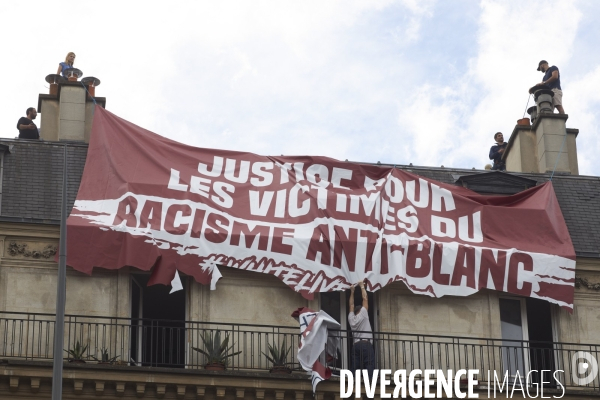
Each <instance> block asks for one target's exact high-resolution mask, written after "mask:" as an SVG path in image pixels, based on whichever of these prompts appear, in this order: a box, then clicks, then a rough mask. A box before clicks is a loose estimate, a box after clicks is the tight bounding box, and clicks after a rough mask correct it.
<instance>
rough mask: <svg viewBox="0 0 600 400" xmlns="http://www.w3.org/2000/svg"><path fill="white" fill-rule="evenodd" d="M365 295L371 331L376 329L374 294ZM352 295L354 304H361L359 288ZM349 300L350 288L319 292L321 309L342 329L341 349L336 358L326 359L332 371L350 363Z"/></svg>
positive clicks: (346, 366) (345, 366) (347, 366)
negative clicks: (367, 299)
mask: <svg viewBox="0 0 600 400" xmlns="http://www.w3.org/2000/svg"><path fill="white" fill-rule="evenodd" d="M367 295H368V298H369V308H368V312H369V322H370V323H371V328H372V329H373V331H376V329H377V328H376V325H375V315H376V311H375V307H376V305H375V296H374V295H373V293H372V292H367ZM354 296H355V297H354V304H356V305H359V304H362V296H361V294H360V289H359V288H357V289H356V291H355V292H354ZM349 300H350V290H346V291H345V292H328V293H321V294H320V307H321V310H323V311H325V312H326V313H327V314H329V315H330V316H331V317H332V318H333V319H335V320H336V321H337V322H339V323H340V325H341V330H342V338H343V339H342V349H340V351H339V354H338V358H337V359H335V360H328V366H329V367H331V368H332V370H333V371H334V373H336V371H335V370H336V369H339V368H349V367H350V364H349V361H348V360H351V359H352V356H351V351H352V348H351V344H352V339H351V338H352V332H351V331H350V326H349V325H348V312H349V310H348V303H349ZM375 339H376V338H375ZM375 346H376V343H375ZM375 354H377V352H375ZM376 361H377V360H376Z"/></svg>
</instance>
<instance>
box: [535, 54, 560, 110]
mask: <svg viewBox="0 0 600 400" xmlns="http://www.w3.org/2000/svg"><path fill="white" fill-rule="evenodd" d="M537 70H538V71H541V72H543V73H544V79H542V82H540V83H538V85H546V86H548V87H549V88H550V89H552V91H553V92H554V97H552V104H553V105H554V107H555V108H556V109H557V110H558V113H559V114H564V113H565V109H564V108H563V106H562V95H563V93H562V89H561V87H560V71H559V70H558V67H557V66H556V65H553V66H551V67H549V66H548V61H546V60H542V61H540V62H539V63H538V67H537Z"/></svg>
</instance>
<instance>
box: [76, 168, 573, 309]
mask: <svg viewBox="0 0 600 400" xmlns="http://www.w3.org/2000/svg"><path fill="white" fill-rule="evenodd" d="M176 175H177V174H172V176H176ZM202 179H205V178H202ZM178 182H179V181H177V182H176V183H178ZM212 185H213V186H212V188H211V192H214V194H212V195H211V197H210V198H211V199H212V201H213V202H214V203H215V204H219V203H220V204H221V205H222V206H223V207H224V208H228V207H232V204H233V201H234V200H233V198H232V196H231V194H232V193H233V192H234V189H235V186H233V185H231V184H229V183H226V182H220V181H215V182H213V183H212ZM206 188H209V186H206ZM188 189H189V188H188ZM315 191H316V192H317V196H313V197H306V196H307V195H308V194H309V193H310V192H313V193H314V192H315ZM321 191H326V189H325V188H323V187H321V186H313V187H312V188H308V187H307V186H304V185H295V186H293V187H292V189H291V190H290V194H289V195H290V197H289V198H288V190H286V189H282V190H280V191H278V192H277V194H276V196H275V193H274V192H273V191H263V192H259V191H253V190H250V191H249V192H248V193H249V208H250V214H252V215H258V216H264V215H268V214H269V213H271V215H274V216H275V217H279V218H281V219H282V220H283V218H284V217H285V214H286V213H288V212H289V214H290V216H291V217H296V216H301V215H305V214H306V212H307V210H308V208H309V207H310V206H311V204H313V203H311V201H315V204H317V203H319V200H318V199H319V195H318V193H319V192H321ZM378 194H379V192H375V193H371V194H370V196H367V195H364V197H363V198H362V199H361V198H360V197H355V198H356V199H358V200H359V201H367V203H366V206H364V205H363V206H362V208H361V211H362V212H363V213H364V214H370V215H371V217H373V216H374V214H375V213H376V212H378V211H376V209H377V204H380V203H379V202H377V196H378ZM292 195H293V196H292ZM303 196H305V197H303ZM337 196H338V199H339V196H344V197H345V195H341V194H338V195H337ZM274 197H276V198H275V199H274ZM311 199H312V200H311ZM369 200H371V202H370V203H369V202H368V201H369ZM326 204H327V201H326V199H325V198H324V197H321V201H320V205H321V206H324V205H326ZM362 204H364V203H362ZM382 204H383V208H384V210H383V212H385V214H384V215H383V217H384V220H385V221H384V223H383V224H382V230H381V231H379V230H377V229H374V227H373V226H371V225H369V224H366V223H358V222H352V221H343V220H337V221H329V222H326V221H325V220H322V221H311V222H307V223H298V224H294V225H289V224H281V225H280V224H278V223H271V222H266V221H253V220H245V219H241V218H236V217H233V216H231V215H229V214H228V213H225V212H223V211H219V210H217V209H213V208H211V207H209V206H207V205H206V204H204V203H196V202H193V201H190V200H173V199H164V198H160V197H152V196H141V195H135V194H131V193H130V194H127V195H124V196H123V197H122V198H120V199H117V200H101V201H79V200H78V201H77V202H76V204H75V208H74V211H73V215H74V216H80V217H82V218H85V219H88V220H91V221H93V223H94V224H97V225H101V226H106V227H109V228H110V229H113V230H116V231H122V232H129V233H130V234H132V235H134V236H140V235H142V236H147V237H148V238H150V239H152V240H154V241H156V243H162V246H164V245H167V246H168V247H167V248H169V247H171V248H174V249H178V250H177V251H178V252H179V253H180V254H186V253H190V254H197V255H198V256H199V257H200V264H202V260H203V259H206V256H207V254H206V253H203V252H202V249H203V248H205V246H206V244H203V242H204V241H205V242H206V243H211V249H212V250H211V253H212V254H213V255H217V256H218V257H217V258H215V261H216V260H217V259H220V260H221V261H220V262H221V263H222V264H224V265H227V266H230V267H233V268H240V269H248V270H255V271H259V272H265V273H272V274H274V275H276V276H278V277H280V279H282V280H283V281H284V282H287V283H288V284H290V285H292V286H294V288H295V289H296V290H298V291H303V290H305V291H308V292H309V293H314V292H317V291H323V290H327V289H328V288H334V287H337V288H340V289H342V288H345V287H348V286H349V282H352V281H355V280H356V278H355V276H356V274H357V275H358V276H366V277H367V278H368V280H369V282H370V284H371V285H372V287H375V288H376V287H377V286H383V285H385V284H386V283H388V282H389V281H390V280H394V279H402V280H404V281H405V282H406V283H407V284H408V285H409V287H410V288H411V289H412V290H415V291H417V292H420V293H424V294H429V295H430V296H436V297H440V296H443V295H465V294H470V293H475V292H476V291H477V290H480V289H483V288H488V289H495V290H501V291H509V292H511V293H515V294H520V295H524V296H533V297H536V296H537V295H536V292H538V291H539V290H540V288H541V287H542V285H544V284H547V283H546V282H551V280H549V279H548V278H547V277H545V276H543V275H540V274H534V273H533V271H536V270H539V269H540V268H542V266H543V268H548V267H552V266H556V267H555V268H557V271H559V272H560V271H562V272H561V273H562V277H561V276H560V275H557V279H564V280H566V279H570V275H569V274H570V273H571V272H570V271H569V270H568V269H567V268H563V269H561V268H558V266H561V265H566V266H568V265H572V264H573V262H572V261H571V260H566V259H564V258H561V257H558V256H551V255H545V254H537V253H528V252H521V251H517V250H515V249H510V250H497V249H490V248H486V247H477V246H471V245H466V244H459V243H456V242H450V243H442V242H436V241H435V240H434V239H433V238H427V237H411V236H409V235H410V234H411V233H412V232H415V231H416V229H417V227H418V225H419V218H418V215H417V210H416V209H415V207H413V206H412V205H411V206H407V207H404V208H403V209H401V210H398V211H397V212H395V209H394V208H393V207H392V206H390V205H389V203H388V202H387V200H386V201H384V202H383V203H382ZM446 204H449V203H446ZM365 207H367V209H365ZM445 207H447V206H445ZM98 210H102V211H103V212H102V213H98V215H94V214H86V212H87V211H98ZM273 210H274V211H273ZM78 211H79V212H80V213H78ZM355 211H356V210H355ZM396 218H398V219H397V220H396ZM480 219H481V217H480V212H479V211H477V212H476V213H474V214H473V216H472V217H469V218H464V217H460V218H459V219H458V223H457V221H455V220H453V219H450V218H445V217H439V216H433V217H432V225H433V227H434V228H433V229H432V234H433V235H434V236H438V237H450V236H454V235H456V234H457V233H458V235H459V236H461V233H460V231H461V229H462V232H463V234H462V236H463V237H466V238H467V239H470V240H473V238H476V237H477V236H481V222H480ZM463 221H464V222H463ZM321 222H323V223H321ZM457 225H458V229H456V226H457ZM396 226H397V227H398V228H399V229H393V228H395V227H396ZM461 227H462V228H461ZM456 231H458V232H456ZM253 256H258V258H254V259H252V257H253ZM211 257H212V256H211ZM219 257H220V258H219ZM260 257H263V259H260ZM209 258H210V257H209ZM225 260H229V261H225ZM237 260H241V261H237ZM243 260H246V261H243ZM261 260H262V261H261ZM290 266H294V267H293V268H292V269H290ZM536 266H537V267H536ZM559 304H560V303H559Z"/></svg>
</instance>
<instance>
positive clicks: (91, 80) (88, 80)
mask: <svg viewBox="0 0 600 400" xmlns="http://www.w3.org/2000/svg"><path fill="white" fill-rule="evenodd" d="M81 83H83V84H84V85H86V86H92V87H96V86H98V85H100V79H98V78H96V77H93V76H86V77H85V78H83V79H82V80H81Z"/></svg>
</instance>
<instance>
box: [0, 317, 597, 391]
mask: <svg viewBox="0 0 600 400" xmlns="http://www.w3.org/2000/svg"><path fill="white" fill-rule="evenodd" d="M54 325H55V322H54V315H53V314H40V313H16V312H0V358H18V359H26V360H51V359H52V358H53V354H54V349H53V340H54ZM216 332H220V336H221V339H224V338H225V337H229V345H230V346H232V347H231V349H230V353H237V354H236V355H235V356H233V357H229V358H228V365H227V368H228V369H229V370H263V371H266V370H269V369H270V368H271V367H272V365H271V363H270V362H269V361H268V360H267V357H266V356H265V354H269V351H268V347H269V345H271V346H273V345H275V346H276V347H278V348H279V347H281V346H282V344H283V343H285V347H286V348H289V349H291V350H290V352H289V357H288V360H287V362H289V363H290V366H291V367H292V368H293V369H297V370H301V369H300V366H299V364H298V363H297V358H296V353H297V351H296V349H298V343H299V328H298V327H297V326H296V327H294V326H272V325H250V324H228V323H220V322H199V321H185V322H184V321H167V320H153V319H131V318H111V317H94V316H83V315H67V316H66V317H65V337H64V348H65V349H72V348H74V347H75V345H76V344H77V342H79V344H80V345H81V346H87V348H86V350H85V352H84V354H83V359H84V360H85V361H88V362H96V361H95V359H98V360H102V352H103V350H104V351H106V354H107V355H108V358H114V357H116V362H118V363H120V364H126V365H137V366H148V367H167V368H202V367H203V366H204V365H205V364H206V363H207V358H206V356H205V355H203V354H201V352H199V351H196V350H194V348H196V349H204V342H203V340H202V337H203V336H205V337H210V336H212V337H214V335H215V333H216ZM329 335H330V337H332V338H337V339H338V341H339V347H338V350H337V351H330V353H333V354H325V353H324V354H323V355H322V361H323V363H326V364H328V365H329V366H330V367H331V368H332V369H333V371H334V373H335V372H336V371H339V370H340V369H344V368H348V369H353V368H354V366H353V365H352V363H353V357H352V354H353V346H354V345H353V342H354V341H353V339H352V335H351V333H350V332H348V331H330V332H329ZM373 337H374V339H373V341H372V345H373V348H374V354H375V368H377V369H389V370H392V371H395V370H399V369H405V370H409V371H410V370H414V369H420V370H426V369H434V370H438V369H439V370H444V371H446V370H452V371H454V372H456V371H458V370H459V369H476V370H478V371H479V374H478V376H477V377H478V379H479V381H480V382H487V381H488V376H489V377H491V380H493V379H494V374H495V375H496V376H497V377H499V380H500V381H502V380H503V379H504V377H505V376H507V379H508V381H509V382H513V381H514V380H515V379H516V376H517V375H518V376H519V377H520V378H521V381H522V383H523V384H524V385H525V384H526V382H527V377H528V376H529V383H530V384H535V383H538V384H539V383H540V382H541V380H542V379H543V380H544V381H545V382H548V383H546V384H545V388H550V387H552V386H556V387H557V388H560V386H558V385H557V384H556V381H555V380H554V377H556V378H557V379H558V380H559V381H560V384H562V385H563V386H564V387H565V388H573V389H575V388H577V389H584V390H588V391H589V390H592V391H596V392H600V382H599V379H600V377H599V376H597V375H598V374H596V376H592V378H593V379H591V380H590V379H588V380H589V382H585V383H583V382H584V381H585V379H584V378H585V376H588V375H589V374H591V373H593V372H594V371H593V365H592V363H591V362H589V361H587V360H584V359H583V358H581V356H585V357H588V358H589V357H592V358H593V359H594V360H600V344H576V343H560V342H533V341H506V340H504V341H503V340H501V339H487V338H474V337H457V336H440V335H414V334H403V333H392V332H375V333H374V334H373ZM64 357H65V359H68V358H69V357H70V356H69V355H68V354H67V353H66V352H65V353H64ZM585 362H587V363H588V369H587V370H585V369H582V367H581V366H582V365H584V363H585ZM542 370H544V371H547V372H545V373H544V376H542V375H541V371H542ZM488 374H489V375H488ZM549 381H550V382H549Z"/></svg>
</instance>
